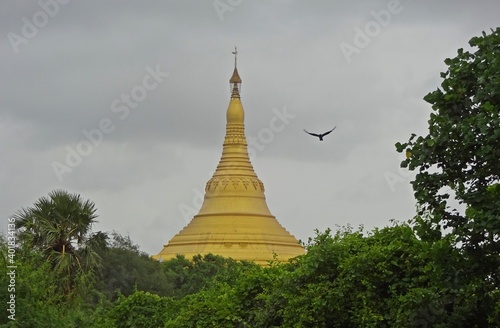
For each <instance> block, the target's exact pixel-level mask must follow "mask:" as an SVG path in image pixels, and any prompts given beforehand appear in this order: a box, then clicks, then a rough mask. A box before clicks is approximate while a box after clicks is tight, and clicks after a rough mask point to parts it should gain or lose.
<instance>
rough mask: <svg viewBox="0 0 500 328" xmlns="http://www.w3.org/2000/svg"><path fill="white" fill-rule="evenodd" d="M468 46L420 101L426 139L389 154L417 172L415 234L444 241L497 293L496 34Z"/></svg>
mask: <svg viewBox="0 0 500 328" xmlns="http://www.w3.org/2000/svg"><path fill="white" fill-rule="evenodd" d="M469 45H470V46H471V47H472V48H473V49H474V50H475V51H474V52H469V51H464V50H463V49H459V50H458V54H457V56H456V57H455V58H452V59H450V58H447V59H446V60H445V63H446V65H447V66H448V70H447V71H446V72H444V73H441V77H442V78H443V82H442V83H441V88H438V89H437V90H435V91H433V92H430V93H429V94H427V95H426V96H425V97H424V100H425V101H427V102H428V103H430V104H431V105H432V110H433V112H432V113H431V114H430V119H429V121H428V123H429V134H428V135H426V136H418V137H417V136H416V135H415V134H412V135H411V137H410V139H409V141H408V142H405V143H397V144H396V149H397V151H399V152H406V156H407V158H406V159H405V160H404V161H403V162H402V163H401V166H402V167H407V168H408V169H409V170H417V174H416V177H415V180H414V181H412V185H413V190H414V192H415V198H416V200H417V203H418V207H419V213H418V216H417V217H416V223H417V225H416V226H417V228H418V229H419V230H418V231H419V235H420V236H421V237H422V238H426V239H428V240H436V239H439V238H440V237H441V235H442V234H443V233H446V234H451V235H452V236H453V237H454V238H455V241H456V242H457V245H459V246H460V247H461V248H462V249H463V250H464V251H465V252H466V253H465V255H466V256H469V257H473V258H475V261H474V262H475V263H476V264H477V266H476V267H474V268H473V269H474V270H477V272H478V274H482V275H483V277H488V279H491V280H493V281H494V284H495V285H496V286H497V287H496V288H498V286H499V284H500V272H499V270H498V267H499V266H500V256H499V254H500V192H499V188H500V187H499V186H498V183H499V182H500V28H496V30H492V33H490V34H486V33H484V32H483V34H482V35H481V36H479V37H474V38H472V39H471V40H470V41H469ZM459 204H460V205H461V206H457V205H459ZM460 207H462V209H461V208H460ZM457 208H458V209H457ZM463 208H465V210H464V209H463ZM485 279H486V278H485ZM492 288H495V287H492Z"/></svg>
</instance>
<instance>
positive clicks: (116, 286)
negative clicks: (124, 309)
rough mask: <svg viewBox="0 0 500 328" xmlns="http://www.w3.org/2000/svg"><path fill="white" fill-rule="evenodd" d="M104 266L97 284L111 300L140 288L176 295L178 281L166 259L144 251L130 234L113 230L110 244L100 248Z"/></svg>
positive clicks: (160, 294) (160, 293)
mask: <svg viewBox="0 0 500 328" xmlns="http://www.w3.org/2000/svg"><path fill="white" fill-rule="evenodd" d="M100 255H101V257H102V260H103V261H102V268H101V269H100V270H99V274H98V277H99V279H98V282H97V284H96V288H97V289H98V290H99V291H100V292H101V293H103V294H104V295H105V296H106V297H107V298H108V299H109V300H111V301H115V300H116V299H117V298H118V296H119V295H123V296H128V295H131V294H132V293H134V291H136V290H140V291H146V292H150V293H154V294H158V295H159V296H167V295H172V294H173V290H174V282H173V281H171V280H169V279H168V278H167V275H166V273H165V272H164V270H163V267H162V263H160V262H158V261H156V260H154V259H152V258H151V257H150V256H149V255H148V254H146V253H145V252H142V251H140V249H139V246H138V245H136V244H134V243H133V242H132V240H131V239H130V237H129V236H126V237H124V236H121V235H120V234H118V233H117V232H115V231H113V232H112V233H111V238H110V242H109V246H108V247H107V248H106V249H104V250H102V251H101V252H100Z"/></svg>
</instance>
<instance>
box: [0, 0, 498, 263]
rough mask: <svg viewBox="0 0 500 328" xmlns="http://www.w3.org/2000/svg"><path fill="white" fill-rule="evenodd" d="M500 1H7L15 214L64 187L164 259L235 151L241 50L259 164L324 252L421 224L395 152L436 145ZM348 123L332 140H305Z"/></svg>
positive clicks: (7, 116) (6, 181)
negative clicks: (461, 55)
mask: <svg viewBox="0 0 500 328" xmlns="http://www.w3.org/2000/svg"><path fill="white" fill-rule="evenodd" d="M499 13H500V2H499V1H497V0H481V1H451V0H448V1H411V0H401V1H395V0H391V1H386V0H383V1H373V0H371V1H342V2H340V1H310V2H306V1H286V0H282V1H249V0H217V1H147V2H144V1H129V0H120V1H106V2H102V1H70V0H64V1H63V0H58V1H56V0H40V1H18V0H4V1H2V2H0V30H1V31H2V33H1V39H0V58H1V61H0V76H1V78H0V135H1V143H0V153H1V158H0V170H1V171H0V181H1V189H0V193H1V195H0V200H1V202H0V216H1V217H2V218H3V221H4V222H3V224H2V227H3V230H6V223H7V219H8V218H9V217H10V216H11V215H12V214H13V213H14V212H16V211H17V210H19V209H20V208H22V207H28V206H30V205H32V204H33V203H34V202H35V201H36V200H37V199H38V198H39V197H41V196H44V195H47V194H48V193H49V192H50V191H52V190H54V189H64V190H67V191H69V192H72V193H78V194H81V195H82V196H83V197H84V198H88V199H90V200H92V201H93V202H95V204H96V205H97V208H98V214H99V219H98V220H99V223H98V224H97V226H96V227H95V228H94V229H95V230H103V231H112V230H116V231H118V232H119V233H121V234H123V235H127V234H128V235H130V237H131V238H132V240H133V241H134V242H136V243H137V244H139V245H140V246H141V249H142V250H143V251H145V252H147V253H149V254H156V253H158V252H159V251H160V250H161V249H162V246H163V245H164V244H166V243H167V242H168V240H169V239H171V238H172V237H173V236H174V235H175V234H176V233H177V232H179V231H180V230H181V229H182V228H183V226H185V225H186V223H187V222H188V221H189V220H190V219H191V217H192V216H193V215H194V214H196V210H197V209H198V208H199V207H200V205H201V197H202V195H203V190H204V188H205V184H206V182H207V181H208V180H209V179H210V177H211V176H212V174H213V172H214V171H215V168H216V166H217V163H218V161H219V159H220V155H221V152H222V142H223V139H224V133H225V123H226V122H225V112H226V109H227V105H228V103H229V97H230V90H229V78H230V77H231V74H232V71H233V65H234V56H233V55H232V53H231V52H232V51H234V46H235V45H236V46H237V47H238V71H239V73H240V76H241V78H242V80H243V83H242V94H241V96H242V102H243V107H244V109H245V114H246V118H245V124H246V135H247V138H248V139H249V142H250V140H253V141H252V146H251V147H252V150H251V152H252V153H253V156H252V164H253V166H254V169H255V171H256V173H257V175H258V176H259V178H260V179H261V180H262V181H263V183H264V185H265V187H266V198H267V202H268V205H269V208H270V210H271V212H272V213H273V214H274V215H275V216H276V218H277V219H278V221H279V222H280V223H281V224H282V225H283V226H284V227H285V228H286V229H287V230H288V231H290V232H291V233H292V234H293V235H295V236H296V237H297V238H298V239H301V240H303V241H306V240H307V239H308V237H312V236H314V230H315V229H319V230H321V231H322V230H325V229H326V228H328V227H331V228H333V229H335V227H336V225H341V226H342V225H346V224H351V225H353V226H355V227H357V226H358V225H360V224H363V225H364V226H365V227H366V228H367V229H372V228H373V227H383V226H386V225H388V224H390V220H391V219H396V220H399V221H405V220H408V219H410V218H411V217H413V215H414V213H415V206H414V204H415V202H414V198H413V193H412V190H411V186H410V181H411V180H412V176H411V175H408V173H407V172H405V171H402V170H400V169H399V163H400V162H401V160H402V155H401V154H399V153H397V152H396V150H395V147H394V144H395V143H396V142H398V141H400V142H403V141H406V140H408V138H409V136H410V135H411V133H417V134H426V130H427V119H428V116H429V114H430V111H431V109H430V106H429V105H428V104H427V103H425V102H424V101H423V100H422V98H423V97H424V96H425V95H426V94H427V93H428V92H430V91H433V90H435V89H436V88H437V87H438V86H439V84H440V81H441V79H440V77H439V73H440V72H442V71H444V70H446V66H445V65H444V62H443V61H444V59H445V58H447V57H454V56H455V55H456V51H457V49H458V48H461V47H463V48H466V49H467V48H468V41H469V40H470V38H472V37H473V36H477V35H480V34H481V32H482V31H490V28H495V27H497V26H498V25H500V22H499ZM333 126H337V128H336V130H335V131H334V132H333V133H332V134H330V135H329V136H327V137H325V140H324V141H323V142H319V141H318V139H317V138H314V137H311V136H308V135H307V134H305V133H304V132H303V129H307V130H309V131H313V132H323V131H326V130H329V129H331V128H332V127H333Z"/></svg>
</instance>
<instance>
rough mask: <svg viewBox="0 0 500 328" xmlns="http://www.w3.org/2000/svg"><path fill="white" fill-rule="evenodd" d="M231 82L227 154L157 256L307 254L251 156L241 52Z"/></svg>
mask: <svg viewBox="0 0 500 328" xmlns="http://www.w3.org/2000/svg"><path fill="white" fill-rule="evenodd" d="M234 54H235V56H236V51H235V52H234ZM230 84H231V87H232V90H231V98H230V101H229V106H228V108H227V112H226V135H225V138H224V144H223V148H222V156H221V159H220V161H219V164H218V166H217V169H216V170H215V173H214V174H213V176H212V178H211V179H210V180H209V181H208V182H207V184H206V187H205V197H204V200H203V204H202V206H201V208H200V210H199V212H198V214H196V215H195V216H194V217H193V219H192V220H191V221H190V222H189V223H188V225H187V226H185V227H184V229H182V230H181V231H180V232H179V233H178V234H176V235H175V236H174V237H173V238H172V239H171V240H170V241H169V242H168V244H167V245H164V247H163V249H162V250H161V251H160V252H159V253H158V254H157V255H154V256H153V258H155V259H158V260H169V259H171V258H174V257H176V256H177V255H178V254H181V255H184V256H185V257H186V258H187V259H191V258H192V257H193V256H194V255H197V254H201V255H204V254H208V253H212V254H216V255H220V256H224V257H230V258H232V259H235V260H248V261H254V262H256V263H258V264H262V265H265V264H268V263H269V261H272V260H277V261H287V260H288V259H290V258H293V257H296V256H298V255H302V254H304V248H303V247H302V246H301V245H300V244H299V242H298V241H297V239H296V238H295V237H294V236H293V235H291V234H290V233H289V232H288V231H287V230H286V229H285V228H283V227H282V226H281V225H280V223H279V222H278V220H276V218H275V217H274V216H273V215H272V214H271V212H270V211H269V208H268V206H267V203H266V198H265V195H264V184H263V183H262V181H261V180H260V179H259V178H258V177H257V174H255V171H254V169H253V167H252V164H251V162H250V158H249V156H248V150H247V142H246V137H245V125H244V119H245V112H244V110H243V106H242V103H241V99H240V84H241V78H240V76H239V74H238V70H237V68H236V57H235V68H234V72H233V76H232V77H231V79H230Z"/></svg>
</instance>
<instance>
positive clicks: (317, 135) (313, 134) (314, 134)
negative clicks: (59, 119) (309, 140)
mask: <svg viewBox="0 0 500 328" xmlns="http://www.w3.org/2000/svg"><path fill="white" fill-rule="evenodd" d="M304 132H305V133H307V134H310V135H312V136H315V137H319V134H316V133H311V132H308V131H306V129H304Z"/></svg>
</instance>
